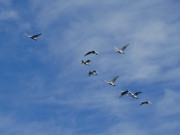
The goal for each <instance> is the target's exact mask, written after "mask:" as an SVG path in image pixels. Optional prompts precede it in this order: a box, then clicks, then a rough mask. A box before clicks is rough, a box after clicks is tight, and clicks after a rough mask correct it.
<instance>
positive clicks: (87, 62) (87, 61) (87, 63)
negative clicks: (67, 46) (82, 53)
mask: <svg viewBox="0 0 180 135" xmlns="http://www.w3.org/2000/svg"><path fill="white" fill-rule="evenodd" d="M89 62H91V60H86V61H84V60H82V61H81V63H82V64H85V65H89Z"/></svg>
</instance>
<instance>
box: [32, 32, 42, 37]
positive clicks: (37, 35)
mask: <svg viewBox="0 0 180 135" xmlns="http://www.w3.org/2000/svg"><path fill="white" fill-rule="evenodd" d="M41 34H42V33H39V34H36V35H33V36H32V38H36V37H39V36H40V35H41Z"/></svg>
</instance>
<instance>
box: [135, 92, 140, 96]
mask: <svg viewBox="0 0 180 135" xmlns="http://www.w3.org/2000/svg"><path fill="white" fill-rule="evenodd" d="M140 93H142V92H136V93H134V95H136V96H137V95H138V94H140Z"/></svg>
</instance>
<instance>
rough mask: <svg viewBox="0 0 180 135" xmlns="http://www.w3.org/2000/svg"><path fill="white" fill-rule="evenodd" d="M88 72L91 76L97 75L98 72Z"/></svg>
mask: <svg viewBox="0 0 180 135" xmlns="http://www.w3.org/2000/svg"><path fill="white" fill-rule="evenodd" d="M87 72H89V76H91V75H97V71H96V70H94V71H87Z"/></svg>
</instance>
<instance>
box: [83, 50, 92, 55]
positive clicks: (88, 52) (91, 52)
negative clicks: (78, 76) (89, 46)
mask: <svg viewBox="0 0 180 135" xmlns="http://www.w3.org/2000/svg"><path fill="white" fill-rule="evenodd" d="M91 53H92V52H90V51H89V52H87V53H86V54H85V55H84V56H87V55H89V54H91Z"/></svg>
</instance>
